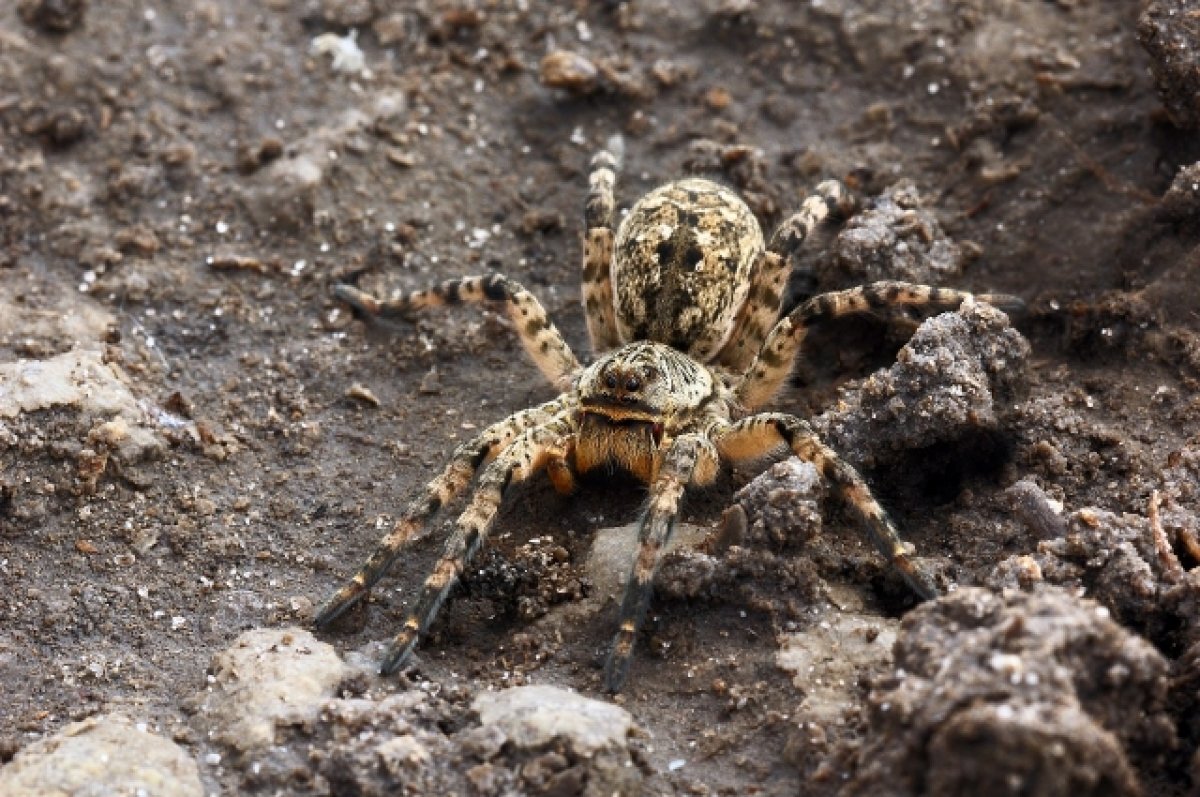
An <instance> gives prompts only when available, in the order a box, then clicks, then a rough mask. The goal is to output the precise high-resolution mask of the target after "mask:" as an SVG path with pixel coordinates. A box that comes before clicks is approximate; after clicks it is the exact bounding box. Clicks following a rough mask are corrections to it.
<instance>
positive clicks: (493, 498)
mask: <svg viewBox="0 0 1200 797" xmlns="http://www.w3.org/2000/svg"><path fill="white" fill-rule="evenodd" d="M570 434H571V428H570V422H569V421H568V420H567V417H566V416H565V415H559V416H556V417H555V418H554V419H552V420H551V421H549V422H548V423H545V424H543V425H541V426H535V427H534V428H532V429H528V430H526V431H525V432H524V433H523V434H522V435H521V436H520V437H518V438H517V439H516V440H514V441H513V443H512V445H510V446H509V447H508V448H506V449H505V450H504V451H502V452H501V453H500V455H499V456H498V457H496V459H495V461H493V462H492V463H491V464H489V465H488V466H487V468H485V469H484V471H483V473H482V474H480V477H479V484H478V487H477V488H476V490H475V495H474V496H473V497H472V499H471V503H470V504H469V505H468V506H467V508H466V509H465V510H464V511H463V513H462V514H461V515H459V517H458V520H457V521H456V524H455V530H454V533H453V534H451V536H450V538H449V539H448V540H447V541H446V547H445V549H444V550H443V551H442V556H441V558H440V559H438V561H437V564H436V565H434V568H433V572H432V573H430V575H429V577H428V578H426V579H425V584H424V586H422V587H421V593H420V595H419V596H418V598H417V603H416V606H415V607H414V608H413V610H412V612H411V613H410V614H409V615H408V617H407V618H406V619H405V621H404V626H403V628H401V630H400V633H398V634H397V635H396V637H395V638H394V639H393V640H392V642H391V644H390V645H389V646H388V649H387V652H386V653H385V654H384V657H383V662H382V663H381V664H380V667H379V671H380V673H381V674H383V675H390V674H392V673H394V672H396V671H397V670H399V669H401V668H402V667H404V665H405V664H407V663H408V660H409V658H410V657H411V656H412V652H413V650H414V649H415V648H416V646H417V643H418V642H420V640H421V637H423V636H424V635H425V632H426V631H428V630H429V626H430V624H431V623H432V622H433V619H434V617H436V616H437V613H438V610H439V609H440V608H441V606H442V603H443V602H444V601H445V600H446V596H447V595H448V594H449V593H450V589H451V588H452V587H453V586H454V584H455V583H457V581H458V579H459V577H460V576H461V575H462V572H463V570H464V569H465V568H466V566H467V564H468V563H469V562H470V561H471V559H472V558H473V557H474V556H475V554H476V552H478V550H479V548H480V546H482V545H483V542H484V540H485V539H486V538H487V534H488V532H489V531H490V530H491V527H492V522H493V521H494V520H495V518H496V512H497V511H498V510H499V508H500V503H501V501H502V500H503V498H504V493H505V491H506V490H507V489H508V487H509V486H510V485H511V484H512V483H514V482H520V481H524V480H525V479H528V478H529V477H530V476H531V475H533V474H534V473H536V472H537V471H538V470H540V469H541V468H543V467H545V466H546V463H547V461H549V460H552V459H555V458H559V457H562V456H563V445H564V442H563V441H564V440H566V439H568V438H569V436H570Z"/></svg>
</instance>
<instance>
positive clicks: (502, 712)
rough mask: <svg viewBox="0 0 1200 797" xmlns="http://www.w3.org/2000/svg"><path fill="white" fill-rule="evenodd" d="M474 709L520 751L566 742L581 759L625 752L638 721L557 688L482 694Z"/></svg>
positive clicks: (617, 709)
mask: <svg viewBox="0 0 1200 797" xmlns="http://www.w3.org/2000/svg"><path fill="white" fill-rule="evenodd" d="M471 707H472V708H473V709H474V710H475V711H476V712H478V713H479V722H480V724H481V725H484V726H492V727H495V728H498V729H500V730H501V731H503V733H504V735H505V736H506V737H507V739H508V741H509V742H511V743H512V744H513V745H514V746H516V747H517V748H518V749H523V750H534V749H538V748H541V747H545V746H546V745H549V744H551V743H553V742H556V741H563V742H565V743H566V745H567V746H568V747H569V748H570V749H571V750H572V751H573V752H575V753H576V754H577V755H581V756H590V755H593V754H594V753H596V752H597V751H599V750H602V749H605V748H611V747H624V746H625V744H626V737H628V735H629V733H630V731H632V730H633V718H632V717H631V716H630V715H629V712H628V711H626V710H625V709H623V708H621V707H620V706H614V705H613V704H611V703H604V702H601V701H599V700H592V699H591V698H587V697H583V696H581V695H579V694H576V693H575V692H572V691H570V690H567V689H560V688H559V687H556V686H518V687H513V688H512V689H505V690H504V691H502V692H482V693H480V694H479V695H478V696H477V697H476V698H475V700H474V701H473V702H472V704H471Z"/></svg>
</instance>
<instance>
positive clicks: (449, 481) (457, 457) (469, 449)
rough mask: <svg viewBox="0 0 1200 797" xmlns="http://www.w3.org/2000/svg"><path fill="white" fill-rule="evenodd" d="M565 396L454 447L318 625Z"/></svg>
mask: <svg viewBox="0 0 1200 797" xmlns="http://www.w3.org/2000/svg"><path fill="white" fill-rule="evenodd" d="M565 407H566V400H565V398H564V397H562V396H560V397H559V398H556V399H555V400H554V401H548V402H546V403H545V404H542V405H540V406H537V407H533V408H531V409H528V410H522V411H521V412H518V413H515V414H513V415H510V416H509V417H507V418H505V419H504V420H502V421H498V422H496V423H494V424H492V425H491V426H489V427H487V428H486V429H484V430H483V431H482V432H480V433H479V434H478V435H476V436H475V437H474V438H472V439H471V440H469V441H467V442H465V443H463V444H462V445H460V446H459V447H458V448H456V449H454V453H453V454H452V455H451V456H450V462H449V463H448V464H447V465H446V467H445V468H444V469H443V470H442V472H441V473H440V474H438V475H437V477H436V478H434V479H433V480H432V481H430V482H429V483H428V484H426V485H425V487H424V489H423V490H422V491H421V492H420V493H419V494H418V495H417V496H416V497H415V498H413V499H412V500H411V501H410V502H409V504H408V506H407V507H405V509H404V513H403V514H402V515H401V516H400V518H399V520H397V521H396V523H395V524H394V525H393V526H392V530H391V531H390V532H388V534H387V536H385V537H384V538H383V539H382V540H380V542H379V545H378V547H377V548H376V549H375V552H374V553H372V554H371V556H370V558H369V559H367V561H366V562H364V563H363V565H362V567H360V568H359V569H358V572H357V573H355V574H354V576H353V577H352V578H351V579H350V580H349V581H347V582H346V584H345V585H344V586H343V587H342V588H341V589H339V590H338V591H337V592H336V593H334V594H333V595H332V596H331V597H330V598H329V600H327V601H326V602H325V604H324V605H323V606H322V607H321V608H320V609H319V610H318V611H317V614H316V617H315V618H314V619H313V624H314V625H316V626H317V627H318V628H320V627H322V626H325V625H328V624H329V623H331V622H333V621H334V620H335V619H337V618H338V617H339V616H340V615H342V614H343V613H344V612H345V611H346V610H347V609H349V608H350V607H351V606H353V605H354V604H355V603H357V602H358V601H359V600H360V599H361V598H362V597H363V596H364V595H366V594H367V591H368V590H370V589H371V587H372V586H374V585H375V583H376V582H378V581H379V579H381V578H383V576H384V575H385V574H386V573H387V571H388V569H389V568H390V567H391V566H392V564H393V563H394V562H395V561H396V558H397V557H398V556H400V554H401V552H403V551H404V549H405V548H407V547H408V546H409V545H411V544H412V543H413V542H416V541H417V540H419V539H421V538H423V537H424V536H425V533H426V531H427V529H428V525H429V521H430V520H431V519H432V518H433V516H434V515H435V514H437V512H438V510H439V509H441V508H442V507H444V506H446V505H447V504H449V503H450V502H451V501H452V500H454V498H456V497H457V496H458V495H459V494H461V493H462V491H463V490H464V489H466V487H467V485H468V484H470V483H471V479H472V478H473V477H474V476H475V471H477V470H478V469H479V467H480V466H481V465H483V464H484V463H485V462H488V461H490V460H492V459H493V458H495V457H496V455H497V454H499V453H500V452H501V451H503V450H504V449H506V448H507V447H508V446H509V445H510V444H511V443H512V441H513V439H514V438H516V436H517V435H519V434H521V433H522V432H524V431H525V430H527V429H529V428H531V427H534V426H537V425H539V424H543V423H545V422H547V421H549V420H550V419H551V418H553V417H554V416H555V415H557V414H559V413H561V412H562V411H563V409H564V408H565Z"/></svg>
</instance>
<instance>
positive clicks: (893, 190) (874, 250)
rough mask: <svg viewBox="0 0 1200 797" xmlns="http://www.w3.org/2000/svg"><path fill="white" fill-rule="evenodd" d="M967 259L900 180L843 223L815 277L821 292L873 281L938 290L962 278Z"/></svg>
mask: <svg viewBox="0 0 1200 797" xmlns="http://www.w3.org/2000/svg"><path fill="white" fill-rule="evenodd" d="M966 259H967V258H966V255H965V254H964V252H963V248H962V247H961V246H959V245H958V244H957V243H955V242H954V241H953V240H951V239H950V238H947V237H946V234H945V233H944V232H943V231H942V226H941V224H939V223H938V220H937V217H936V216H934V215H933V213H931V212H930V211H928V210H925V209H924V207H923V202H922V199H921V194H920V192H918V191H917V187H916V186H915V185H914V184H913V182H912V181H911V180H901V181H900V182H898V183H896V184H895V185H893V186H891V187H890V188H888V189H887V190H886V191H884V192H883V193H882V194H880V195H879V196H878V197H876V198H875V199H874V200H872V202H871V204H870V206H869V207H867V208H866V209H865V210H863V211H862V212H861V213H857V214H855V215H854V216H853V217H851V218H850V220H849V221H847V222H846V226H845V227H844V228H843V230H842V232H841V233H840V234H839V235H838V237H837V241H836V242H835V244H834V246H833V257H832V258H827V259H825V260H824V263H823V264H822V265H818V266H817V277H818V279H819V280H820V284H821V286H822V288H824V289H826V290H831V289H836V288H844V287H848V286H851V285H861V284H862V283H864V282H875V281H877V280H904V281H906V282H919V283H922V284H927V285H943V284H945V283H947V282H949V281H950V280H951V279H952V278H954V277H956V276H958V275H959V274H960V273H962V269H963V266H964V265H965V263H966Z"/></svg>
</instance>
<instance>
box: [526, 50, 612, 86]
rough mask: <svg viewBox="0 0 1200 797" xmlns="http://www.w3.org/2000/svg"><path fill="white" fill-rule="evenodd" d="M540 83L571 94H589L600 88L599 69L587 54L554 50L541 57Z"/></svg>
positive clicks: (539, 68)
mask: <svg viewBox="0 0 1200 797" xmlns="http://www.w3.org/2000/svg"><path fill="white" fill-rule="evenodd" d="M538 77H539V78H540V79H541V81H542V85H544V86H549V87H550V88H552V89H564V90H566V91H569V92H570V93H572V94H591V93H592V92H594V91H596V90H597V89H599V88H600V70H599V69H598V68H597V67H596V65H595V64H594V63H593V62H592V60H591V59H590V58H588V57H587V56H583V55H580V54H579V53H576V52H572V51H570V50H555V51H554V52H552V53H547V54H546V56H545V57H544V58H542V63H541V65H540V66H539V67H538Z"/></svg>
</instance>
